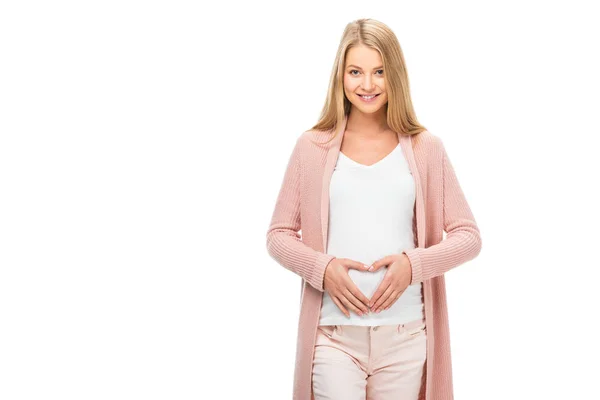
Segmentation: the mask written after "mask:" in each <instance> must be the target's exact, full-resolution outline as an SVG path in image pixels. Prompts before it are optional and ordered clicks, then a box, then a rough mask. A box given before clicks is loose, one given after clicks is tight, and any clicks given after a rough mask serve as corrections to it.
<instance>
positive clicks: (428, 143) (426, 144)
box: [412, 129, 444, 154]
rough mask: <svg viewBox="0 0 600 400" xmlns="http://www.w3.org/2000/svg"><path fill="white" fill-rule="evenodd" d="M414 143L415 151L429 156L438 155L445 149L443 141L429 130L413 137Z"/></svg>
mask: <svg viewBox="0 0 600 400" xmlns="http://www.w3.org/2000/svg"><path fill="white" fill-rule="evenodd" d="M412 142H413V148H414V149H415V151H419V152H425V153H427V154H432V153H438V152H439V151H440V150H441V149H442V148H443V147H444V145H443V143H442V139H441V138H440V137H439V136H437V135H435V134H433V133H431V131H429V130H427V129H425V130H424V131H421V132H419V133H417V134H415V135H413V137H412Z"/></svg>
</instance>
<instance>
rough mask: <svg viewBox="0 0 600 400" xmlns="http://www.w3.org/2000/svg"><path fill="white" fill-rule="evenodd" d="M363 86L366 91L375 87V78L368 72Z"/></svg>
mask: <svg viewBox="0 0 600 400" xmlns="http://www.w3.org/2000/svg"><path fill="white" fill-rule="evenodd" d="M362 87H363V89H364V91H365V92H370V91H371V90H372V89H373V79H371V77H370V76H369V75H368V74H365V79H364V80H363V84H362Z"/></svg>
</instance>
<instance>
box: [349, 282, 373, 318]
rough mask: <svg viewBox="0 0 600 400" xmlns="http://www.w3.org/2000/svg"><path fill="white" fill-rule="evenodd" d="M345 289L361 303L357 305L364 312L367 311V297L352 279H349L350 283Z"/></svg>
mask: <svg viewBox="0 0 600 400" xmlns="http://www.w3.org/2000/svg"><path fill="white" fill-rule="evenodd" d="M346 289H348V291H349V292H350V293H352V295H353V296H354V297H355V298H356V299H357V300H358V301H359V302H360V303H361V304H360V306H359V307H360V308H361V309H362V310H363V311H364V312H366V313H367V312H369V301H370V300H369V298H368V297H367V296H365V294H364V293H363V292H361V291H360V289H359V288H358V287H357V286H356V284H355V283H354V282H353V281H352V280H350V285H348V286H347V287H346Z"/></svg>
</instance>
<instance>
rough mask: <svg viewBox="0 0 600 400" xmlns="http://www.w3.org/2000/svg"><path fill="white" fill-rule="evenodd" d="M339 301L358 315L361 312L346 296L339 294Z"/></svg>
mask: <svg viewBox="0 0 600 400" xmlns="http://www.w3.org/2000/svg"><path fill="white" fill-rule="evenodd" d="M340 301H341V302H342V303H343V304H344V305H345V306H346V308H348V309H350V310H352V311H353V312H354V313H355V314H359V315H360V314H361V313H362V311H360V309H358V308H357V307H356V306H355V305H354V304H352V302H351V301H350V300H349V299H348V298H347V297H346V296H344V295H342V296H340Z"/></svg>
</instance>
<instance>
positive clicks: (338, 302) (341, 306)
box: [331, 296, 350, 317]
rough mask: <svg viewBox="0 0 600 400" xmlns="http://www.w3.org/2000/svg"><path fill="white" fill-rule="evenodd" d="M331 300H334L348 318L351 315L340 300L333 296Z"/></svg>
mask: <svg viewBox="0 0 600 400" xmlns="http://www.w3.org/2000/svg"><path fill="white" fill-rule="evenodd" d="M331 299H332V300H333V302H334V303H335V305H336V306H338V308H339V309H340V310H341V311H342V312H343V313H344V314H345V315H346V317H349V316H350V313H349V312H348V310H346V307H344V306H343V305H342V303H341V302H340V301H339V300H338V298H337V297H334V296H331Z"/></svg>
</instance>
